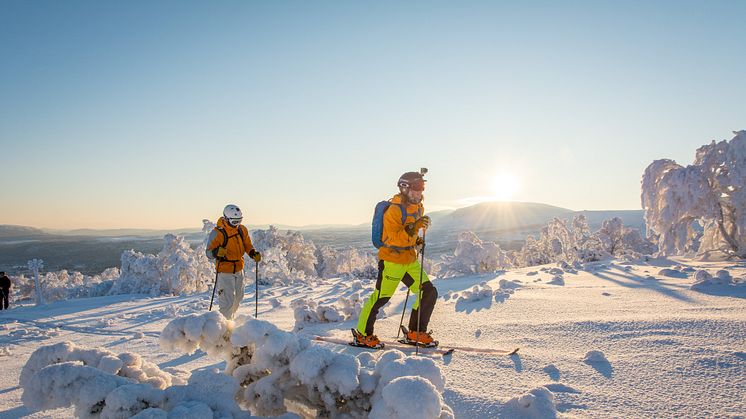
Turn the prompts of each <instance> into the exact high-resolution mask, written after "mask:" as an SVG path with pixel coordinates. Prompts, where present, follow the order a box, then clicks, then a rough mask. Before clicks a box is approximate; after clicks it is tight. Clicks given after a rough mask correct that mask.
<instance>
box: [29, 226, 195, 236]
mask: <svg viewBox="0 0 746 419" xmlns="http://www.w3.org/2000/svg"><path fill="white" fill-rule="evenodd" d="M44 231H45V232H47V233H49V234H55V235H59V236H85V237H163V236H164V235H166V234H168V233H171V234H178V235H189V234H194V233H199V232H200V231H201V230H200V229H196V228H180V229H176V230H155V229H145V228H109V229H93V228H78V229H75V230H59V229H44Z"/></svg>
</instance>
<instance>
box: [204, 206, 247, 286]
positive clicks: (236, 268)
mask: <svg viewBox="0 0 746 419" xmlns="http://www.w3.org/2000/svg"><path fill="white" fill-rule="evenodd" d="M238 228H240V229H241V232H240V233H239V232H238ZM238 228H236V227H233V226H232V225H230V224H229V223H228V222H227V221H225V219H224V218H223V217H220V219H219V220H218V225H217V227H215V228H214V229H213V230H212V232H211V233H210V238H209V239H208V240H209V241H208V243H207V254H208V256H210V257H212V250H213V249H215V248H218V247H220V246H223V247H225V249H226V254H225V257H223V258H221V259H219V261H218V272H225V273H236V272H240V271H242V270H243V254H244V253H249V252H250V251H251V250H252V249H254V245H253V244H251V237H249V230H247V229H246V227H244V226H243V225H239V226H238ZM223 232H225V233H226V234H227V237H228V240H227V243H226V234H223ZM223 243H225V245H224V244H223Z"/></svg>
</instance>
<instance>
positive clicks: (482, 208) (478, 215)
mask: <svg viewBox="0 0 746 419" xmlns="http://www.w3.org/2000/svg"><path fill="white" fill-rule="evenodd" d="M572 213H573V211H572V210H570V209H567V208H560V207H555V206H552V205H546V204H537V203H533V202H483V203H481V204H476V205H472V206H469V207H466V208H459V209H457V210H448V211H436V212H434V213H432V214H430V218H432V220H433V228H436V226H437V228H438V229H439V230H440V229H443V230H471V231H482V230H507V229H515V228H519V227H526V226H533V225H541V224H544V223H546V222H547V221H548V220H551V219H552V218H554V217H562V216H567V215H568V214H572Z"/></svg>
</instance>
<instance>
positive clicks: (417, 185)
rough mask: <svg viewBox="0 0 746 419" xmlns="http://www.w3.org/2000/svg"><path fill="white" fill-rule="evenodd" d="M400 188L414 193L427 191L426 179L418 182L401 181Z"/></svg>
mask: <svg viewBox="0 0 746 419" xmlns="http://www.w3.org/2000/svg"><path fill="white" fill-rule="evenodd" d="M399 187H400V188H408V189H411V190H413V191H418V192H422V191H424V190H425V179H417V180H400V181H399Z"/></svg>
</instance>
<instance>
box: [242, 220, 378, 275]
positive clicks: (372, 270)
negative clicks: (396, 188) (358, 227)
mask: <svg viewBox="0 0 746 419" xmlns="http://www.w3.org/2000/svg"><path fill="white" fill-rule="evenodd" d="M252 239H253V242H254V246H255V247H256V248H257V249H258V250H259V251H260V252H262V266H261V269H262V275H261V277H262V280H263V281H264V282H265V283H266V284H271V283H279V284H291V283H293V282H297V281H309V280H313V279H318V278H332V277H338V276H343V277H351V278H375V277H376V275H377V273H378V270H377V267H376V259H375V258H374V257H373V255H371V254H368V253H366V252H364V251H361V250H357V249H353V248H347V249H343V250H335V249H334V248H332V247H330V246H323V247H321V248H317V247H316V245H315V244H314V243H313V241H311V240H306V239H305V238H304V237H303V235H302V234H301V233H300V232H298V231H287V232H285V233H281V232H280V231H279V230H278V229H277V228H276V227H274V226H270V228H269V229H268V230H257V231H254V232H253V233H252Z"/></svg>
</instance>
